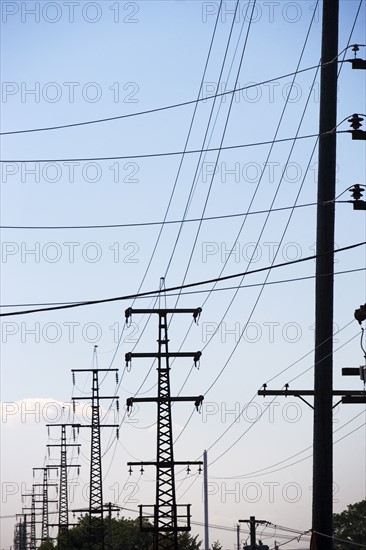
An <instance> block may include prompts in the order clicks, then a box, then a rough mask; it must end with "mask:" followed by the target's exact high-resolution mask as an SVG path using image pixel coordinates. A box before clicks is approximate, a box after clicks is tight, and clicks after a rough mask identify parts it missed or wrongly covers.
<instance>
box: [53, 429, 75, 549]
mask: <svg viewBox="0 0 366 550" xmlns="http://www.w3.org/2000/svg"><path fill="white" fill-rule="evenodd" d="M51 426H52V427H54V426H59V427H60V428H61V439H60V443H56V444H55V443H52V444H48V445H47V447H48V449H49V448H50V447H60V464H58V465H57V467H58V468H59V470H60V484H59V500H58V506H59V508H58V510H59V518H58V523H56V524H53V523H50V524H49V525H52V526H55V527H58V548H59V549H64V550H67V549H68V548H69V526H70V523H69V499H68V485H67V470H68V468H78V472H79V468H80V464H68V463H67V449H68V447H77V449H78V453H79V452H80V444H78V443H67V441H66V427H67V426H72V428H73V430H74V429H75V428H78V427H79V425H78V424H47V427H48V429H49V428H50V427H51Z"/></svg>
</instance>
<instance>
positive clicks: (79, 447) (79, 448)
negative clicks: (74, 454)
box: [78, 447, 80, 455]
mask: <svg viewBox="0 0 366 550" xmlns="http://www.w3.org/2000/svg"><path fill="white" fill-rule="evenodd" d="M78 455H80V447H78Z"/></svg>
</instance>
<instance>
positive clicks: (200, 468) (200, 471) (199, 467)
mask: <svg viewBox="0 0 366 550" xmlns="http://www.w3.org/2000/svg"><path fill="white" fill-rule="evenodd" d="M198 473H199V474H201V473H202V466H201V464H200V465H199V466H198Z"/></svg>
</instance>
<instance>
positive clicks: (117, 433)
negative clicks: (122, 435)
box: [116, 428, 119, 439]
mask: <svg viewBox="0 0 366 550" xmlns="http://www.w3.org/2000/svg"><path fill="white" fill-rule="evenodd" d="M116 438H117V439H119V428H116Z"/></svg>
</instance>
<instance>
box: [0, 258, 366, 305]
mask: <svg viewBox="0 0 366 550" xmlns="http://www.w3.org/2000/svg"><path fill="white" fill-rule="evenodd" d="M360 271H366V267H360V268H358V269H346V270H345V271H336V272H335V273H334V275H345V274H349V273H358V272H360ZM325 276H327V275H325ZM311 279H315V275H308V276H307V277H295V278H293V279H282V280H280V281H267V282H266V283H265V285H266V286H269V285H278V284H285V283H294V282H298V281H307V280H311ZM262 285H263V283H253V284H251V285H239V286H227V287H222V288H212V289H202V290H191V291H190V292H182V293H180V294H179V295H180V296H187V295H191V294H202V293H205V292H222V291H227V290H236V289H237V288H239V289H243V288H255V287H258V286H262ZM170 296H178V293H171V294H170ZM137 298H139V296H137ZM153 298H158V296H153ZM79 303H80V302H44V303H28V304H4V305H0V308H8V307H9V308H10V307H40V306H61V305H69V304H79Z"/></svg>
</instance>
